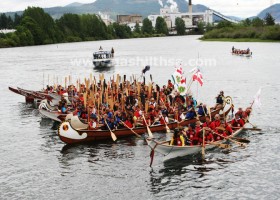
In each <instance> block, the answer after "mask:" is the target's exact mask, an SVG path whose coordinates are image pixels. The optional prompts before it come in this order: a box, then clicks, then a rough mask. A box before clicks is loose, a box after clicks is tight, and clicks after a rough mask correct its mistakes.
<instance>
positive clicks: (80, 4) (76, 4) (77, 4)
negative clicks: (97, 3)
mask: <svg viewBox="0 0 280 200" xmlns="http://www.w3.org/2000/svg"><path fill="white" fill-rule="evenodd" d="M82 5H83V4H82V3H79V2H74V3H70V4H68V5H66V6H65V7H77V6H82Z"/></svg>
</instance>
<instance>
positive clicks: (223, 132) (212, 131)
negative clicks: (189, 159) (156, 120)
mask: <svg viewBox="0 0 280 200" xmlns="http://www.w3.org/2000/svg"><path fill="white" fill-rule="evenodd" d="M250 113H251V108H247V109H246V110H245V111H244V110H243V109H242V108H239V109H238V112H236V113H235V117H234V119H232V120H231V121H230V122H226V120H225V119H221V116H220V115H219V114H216V115H215V117H214V119H213V120H211V117H210V116H206V121H205V122H204V123H201V122H200V121H199V120H197V121H196V123H195V124H189V126H188V127H185V128H177V129H175V130H174V135H173V138H172V139H171V142H170V145H177V146H185V145H191V146H193V145H202V144H203V132H204V141H205V144H207V143H212V142H215V141H219V140H222V139H224V138H227V137H229V136H230V135H231V134H232V133H233V131H234V130H236V129H239V128H240V127H243V126H244V125H245V123H246V121H247V118H248V116H249V114H250Z"/></svg>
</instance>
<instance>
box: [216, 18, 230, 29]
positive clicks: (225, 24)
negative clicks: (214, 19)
mask: <svg viewBox="0 0 280 200" xmlns="http://www.w3.org/2000/svg"><path fill="white" fill-rule="evenodd" d="M216 27H217V28H226V27H233V24H232V23H231V22H229V21H225V20H223V21H220V22H219V23H218V25H217V26H216Z"/></svg>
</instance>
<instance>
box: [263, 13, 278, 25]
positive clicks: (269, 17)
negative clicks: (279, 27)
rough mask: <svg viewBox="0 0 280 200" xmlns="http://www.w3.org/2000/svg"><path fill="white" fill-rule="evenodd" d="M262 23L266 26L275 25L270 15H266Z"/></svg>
mask: <svg viewBox="0 0 280 200" xmlns="http://www.w3.org/2000/svg"><path fill="white" fill-rule="evenodd" d="M264 21H265V25H267V26H274V25H275V19H274V18H273V17H272V15H271V14H270V13H266V16H265V18H264Z"/></svg>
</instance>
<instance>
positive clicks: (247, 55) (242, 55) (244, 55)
mask: <svg viewBox="0 0 280 200" xmlns="http://www.w3.org/2000/svg"><path fill="white" fill-rule="evenodd" d="M232 55H235V56H241V57H247V58H249V57H252V52H251V53H248V54H238V53H232Z"/></svg>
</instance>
